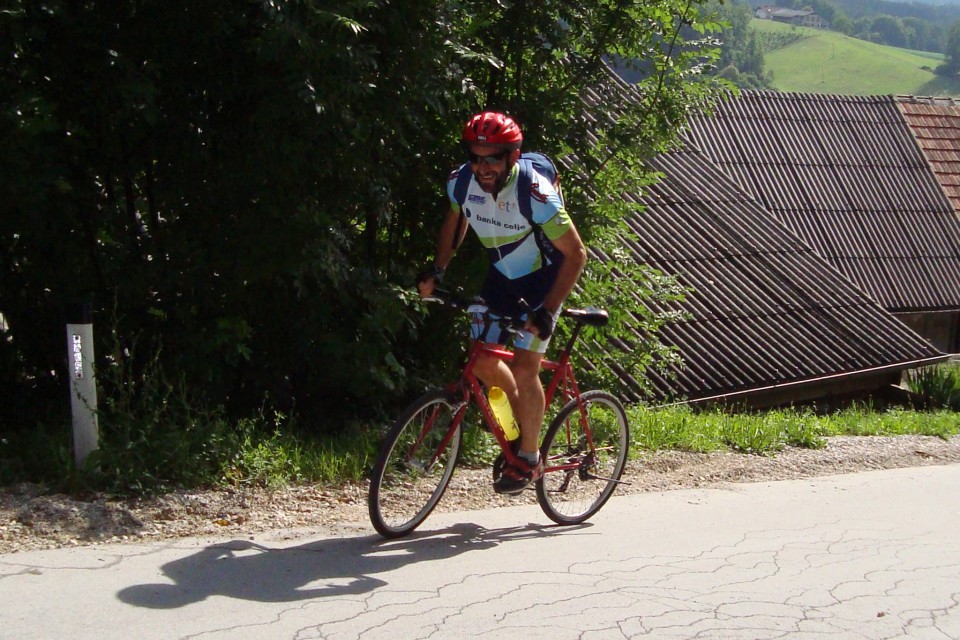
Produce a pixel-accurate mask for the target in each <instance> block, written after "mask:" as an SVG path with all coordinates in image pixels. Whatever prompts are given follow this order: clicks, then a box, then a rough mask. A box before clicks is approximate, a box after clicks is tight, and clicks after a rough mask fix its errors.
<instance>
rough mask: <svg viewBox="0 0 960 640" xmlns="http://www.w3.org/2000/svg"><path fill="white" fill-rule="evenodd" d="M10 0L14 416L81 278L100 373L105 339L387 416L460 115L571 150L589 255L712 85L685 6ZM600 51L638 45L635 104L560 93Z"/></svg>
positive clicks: (318, 419) (240, 398)
mask: <svg viewBox="0 0 960 640" xmlns="http://www.w3.org/2000/svg"><path fill="white" fill-rule="evenodd" d="M8 4H9V7H10V8H8V9H7V10H6V11H4V12H3V13H0V35H2V38H0V42H2V44H0V51H2V60H3V74H0V96H2V98H0V101H2V102H0V105H2V108H0V140H2V142H3V143H4V149H5V153H4V154H3V159H2V160H0V163H2V169H3V171H2V172H0V175H2V177H0V181H2V183H0V190H2V192H3V193H4V194H5V197H4V198H3V201H2V204H0V259H2V263H0V306H2V308H0V312H2V313H3V314H4V315H5V316H6V318H7V320H8V321H9V322H10V331H9V333H8V334H7V335H6V336H5V339H4V340H2V341H0V367H2V371H0V381H2V382H4V383H5V384H7V389H8V390H11V394H10V395H12V396H14V397H17V398H18V399H19V401H18V402H19V404H16V405H15V404H14V403H6V402H5V403H3V405H4V408H3V411H4V414H3V415H2V416H0V420H3V421H4V423H6V424H8V425H9V424H20V425H23V424H32V423H33V422H34V421H35V419H37V417H38V416H42V408H44V407H51V406H61V404H60V402H59V401H58V399H61V398H65V397H66V395H65V394H66V391H65V389H64V385H65V383H66V382H65V381H66V370H65V365H64V361H63V344H62V343H63V337H62V332H63V329H62V324H61V307H62V305H63V303H64V302H66V301H70V300H73V299H80V298H83V299H89V300H91V301H92V302H93V305H94V308H95V310H96V317H97V322H98V333H97V335H98V336H99V337H98V340H99V341H100V344H98V348H97V351H98V353H99V354H101V360H102V362H99V363H98V364H99V371H100V372H101V373H103V374H105V376H104V378H105V379H107V378H108V377H109V376H107V375H106V374H108V373H109V371H110V369H111V367H115V366H117V358H121V357H129V358H132V359H133V360H134V361H135V367H136V368H137V369H138V370H140V371H142V370H145V369H146V368H147V365H148V364H151V363H156V364H157V365H158V366H160V367H161V368H162V370H163V371H164V372H166V375H168V376H169V377H170V378H171V379H173V380H181V381H183V383H184V384H185V387H186V388H188V389H193V390H197V391H198V392H200V393H202V394H203V395H204V396H205V397H206V401H207V402H209V403H210V404H212V405H222V406H224V407H225V408H226V409H227V410H228V411H229V412H231V413H232V414H233V415H244V414H245V413H246V412H249V411H250V410H252V409H253V408H255V407H260V406H262V405H263V403H264V402H265V399H266V401H267V402H269V403H271V404H272V405H276V406H278V407H280V408H281V409H284V410H290V409H295V410H297V411H298V412H300V413H301V414H304V415H307V416H312V417H313V418H311V420H312V421H313V422H315V423H316V424H317V425H318V428H321V429H326V430H336V429H337V428H338V427H339V425H341V424H343V419H344V418H347V417H350V416H355V415H358V414H363V413H364V412H369V411H376V410H378V409H382V408H383V406H384V404H385V403H389V402H391V401H393V400H395V399H396V398H397V397H398V396H407V395H408V394H407V389H408V388H409V387H411V386H415V385H416V384H417V383H418V381H419V380H421V379H422V378H423V376H426V375H429V371H430V368H431V367H433V366H436V363H437V361H440V360H444V358H442V357H441V356H442V352H443V346H444V345H447V344H453V345H456V344H458V342H457V341H456V340H448V339H446V338H447V337H448V336H450V335H455V333H456V332H455V329H454V328H450V327H446V326H445V324H427V325H424V324H423V319H422V313H421V311H420V309H419V305H418V304H416V303H415V302H414V301H412V300H411V298H410V295H409V294H408V293H405V291H409V283H410V282H411V280H412V277H413V274H414V273H416V271H417V268H418V266H419V265H420V263H421V262H422V261H423V260H424V259H426V257H427V256H428V255H430V253H431V252H432V244H433V237H434V232H435V226H436V220H438V219H439V218H438V208H439V207H440V206H441V195H440V193H439V184H440V182H441V181H442V179H443V177H444V176H445V175H446V172H447V171H448V169H449V168H450V166H452V164H453V162H454V161H455V160H456V157H455V155H456V149H457V144H456V138H457V134H458V130H459V126H460V123H461V122H462V121H463V120H464V119H465V118H466V116H467V115H468V114H469V113H470V112H472V111H475V110H477V109H479V108H481V107H491V108H501V109H505V110H508V111H510V112H512V113H513V114H514V115H516V116H517V117H518V118H519V119H520V120H521V121H522V123H523V124H524V126H525V128H526V130H527V131H528V132H529V133H530V142H531V144H532V145H533V146H536V147H539V148H542V149H544V150H547V151H551V152H553V153H554V154H556V155H558V156H560V157H562V156H564V155H572V154H576V157H577V158H578V159H579V163H580V165H579V166H580V167H581V170H582V173H581V174H579V175H577V176H576V177H575V178H573V177H571V178H572V179H570V180H569V181H568V182H567V184H568V185H569V188H568V190H567V191H568V195H569V197H570V201H571V207H572V208H575V209H576V210H578V211H581V212H583V215H581V216H579V217H578V218H577V219H578V224H579V225H580V226H581V227H582V229H583V231H584V233H585V235H586V236H587V237H588V238H589V239H592V241H594V242H595V243H596V246H607V247H608V249H609V248H610V247H612V245H611V244H610V243H611V242H612V241H611V240H610V237H611V233H612V230H614V229H617V230H619V226H618V225H619V218H618V215H619V214H620V213H622V209H618V207H617V205H616V203H611V202H610V200H609V198H608V194H618V193H622V192H623V191H624V190H626V189H633V188H635V187H636V185H637V184H638V183H642V181H643V180H644V179H646V178H645V177H644V175H643V174H642V172H641V171H640V166H641V165H640V163H641V161H642V158H643V157H644V154H650V153H655V152H657V151H659V150H663V149H666V148H668V147H669V145H670V144H671V143H672V141H673V140H674V138H675V136H676V132H677V130H678V129H679V128H680V126H681V125H682V123H683V122H684V121H685V116H686V114H687V113H688V111H689V110H690V109H691V108H695V107H696V106H698V105H703V104H706V103H707V102H708V101H709V100H710V99H711V96H712V83H711V80H710V79H709V78H706V77H705V76H704V75H703V74H702V71H703V69H704V65H705V64H706V63H708V62H710V60H711V59H712V57H713V56H714V47H713V42H712V40H710V38H709V37H708V35H709V31H710V29H711V26H710V24H709V22H708V21H705V20H704V19H703V18H701V15H700V12H699V5H698V4H697V3H696V2H687V1H684V0H657V1H655V2H651V3H634V2H619V1H618V2H606V3H594V2H586V1H573V2H571V1H569V0H563V1H560V0H544V1H542V2H530V1H529V0H516V1H515V2H512V3H507V2H494V3H459V2H442V1H439V0H433V1H423V2H416V3H414V2H388V1H387V0H372V1H371V0H338V1H335V2H324V3H320V2H316V1H315V0H265V1H260V0H257V1H252V0H244V1H243V2H235V3H220V2H212V1H209V0H192V1H190V2H177V1H174V2H171V1H169V0H164V1H160V0H138V1H136V2H134V1H132V0H116V1H114V2H110V3H80V2H73V1H66V0H64V1H59V2H58V1H53V2H48V3H43V4H38V3H34V2H29V1H27V0H21V1H16V2H12V3H8ZM682 29H688V30H689V31H687V32H688V33H693V34H694V37H691V38H689V39H685V38H684V37H683V36H682V35H681V30H682ZM612 58H617V59H622V60H630V61H633V62H631V63H630V66H631V67H632V68H633V70H634V71H635V72H636V73H637V74H638V76H639V78H640V80H639V83H638V85H637V91H638V93H637V96H638V99H637V100H636V101H634V102H631V103H630V104H627V105H622V106H621V111H619V112H618V113H617V114H616V116H615V117H614V118H613V119H612V120H610V122H609V124H607V123H606V121H604V117H603V116H604V115H609V114H602V113H601V114H594V116H592V118H595V122H596V121H599V122H603V126H598V125H596V124H590V122H589V120H590V119H589V118H587V117H586V116H585V114H584V107H583V103H582V102H581V100H580V98H579V94H580V92H581V91H582V90H584V89H587V88H591V87H602V86H603V85H604V83H605V78H606V76H605V74H606V61H607V60H609V59H612ZM595 108H596V109H598V110H602V109H603V106H602V105H598V106H597V107H595ZM598 139H599V143H598V142H597V140H598ZM591 196H593V197H591ZM604 243H606V244H604ZM609 250H610V251H611V252H612V251H613V250H612V249H609ZM604 278H609V273H607V272H604V270H603V269H600V268H598V269H597V273H596V274H595V277H594V279H593V280H591V279H589V278H588V279H587V280H586V281H585V291H591V290H593V289H591V287H594V286H601V285H602V286H606V285H603V282H604ZM593 282H597V283H601V284H599V285H594V284H591V283H593ZM606 290H608V289H604V291H606ZM610 290H612V289H610ZM611 295H612V294H611ZM622 309H623V310H624V313H626V312H627V307H622ZM647 321H648V322H651V323H652V322H654V320H653V319H652V318H648V319H647ZM428 322H430V321H428ZM114 345H117V346H116V347H114ZM450 350H451V351H452V347H451V348H450ZM125 354H126V355H125ZM112 392H113V393H124V392H132V391H131V389H129V388H127V389H122V388H119V389H113V390H112ZM8 397H9V395H8Z"/></svg>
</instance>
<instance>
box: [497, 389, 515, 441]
mask: <svg viewBox="0 0 960 640" xmlns="http://www.w3.org/2000/svg"><path fill="white" fill-rule="evenodd" d="M489 398H490V408H491V409H493V415H494V416H496V418H497V422H499V423H500V427H501V428H502V429H503V433H504V435H505V436H506V437H507V440H516V439H517V438H519V437H520V427H518V426H517V421H516V419H515V418H514V417H513V410H512V409H511V408H510V401H509V400H508V399H507V394H506V393H504V391H503V389H501V388H500V387H490V396H489Z"/></svg>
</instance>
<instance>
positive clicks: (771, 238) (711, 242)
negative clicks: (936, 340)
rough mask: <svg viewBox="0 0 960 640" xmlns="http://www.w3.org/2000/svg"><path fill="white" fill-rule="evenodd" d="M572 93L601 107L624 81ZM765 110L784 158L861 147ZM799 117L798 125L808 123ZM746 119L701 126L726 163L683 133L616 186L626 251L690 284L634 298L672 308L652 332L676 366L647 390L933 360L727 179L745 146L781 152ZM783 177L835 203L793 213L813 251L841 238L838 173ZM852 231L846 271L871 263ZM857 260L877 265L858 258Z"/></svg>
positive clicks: (781, 215) (690, 393)
mask: <svg viewBox="0 0 960 640" xmlns="http://www.w3.org/2000/svg"><path fill="white" fill-rule="evenodd" d="M581 95H582V96H583V98H584V100H585V102H586V103H587V105H588V108H589V106H590V105H592V104H593V105H595V104H604V105H605V106H606V107H608V108H609V107H610V105H613V104H616V103H617V102H619V101H623V100H632V99H635V94H634V93H633V89H632V87H629V86H627V85H625V84H624V83H622V82H621V81H619V80H618V79H616V78H614V80H613V82H612V83H610V84H608V85H606V86H603V87H600V88H598V89H588V90H586V91H584V92H583V93H582V94H581ZM734 108H736V107H735V106H734ZM783 113H786V112H783ZM783 113H781V115H783ZM774 122H775V123H776V125H775V126H778V127H780V129H781V132H782V136H783V137H785V138H790V137H792V139H794V143H793V144H791V145H786V148H787V149H789V150H790V152H791V153H793V154H795V156H796V157H799V155H801V154H806V155H813V154H815V153H818V154H820V155H819V157H821V158H826V159H829V158H830V157H836V156H838V155H840V154H841V153H846V154H856V155H857V156H858V157H861V158H863V157H866V152H865V151H864V148H861V147H857V148H854V147H852V146H851V147H849V148H848V149H846V150H843V149H842V148H837V147H835V146H833V145H829V144H823V143H822V141H821V140H820V138H818V137H811V136H810V135H807V134H802V133H801V132H802V129H801V128H798V127H795V126H794V125H793V124H790V123H788V122H787V121H786V120H785V119H783V118H781V120H780V121H777V120H776V119H774ZM801 124H802V125H803V126H804V127H806V130H807V131H808V132H809V130H812V129H816V128H817V127H818V126H819V125H816V124H814V123H811V122H807V121H803V122H801ZM703 126H704V127H716V128H717V130H720V131H722V130H723V129H722V128H721V127H720V125H717V124H716V123H715V122H714V121H712V120H705V121H703ZM749 131H753V133H747V134H744V135H743V136H736V137H734V138H732V139H731V140H726V141H724V142H723V143H720V142H718V141H717V136H704V138H703V140H704V144H705V146H706V147H707V148H708V149H709V150H710V154H711V156H712V157H713V158H722V159H724V160H725V161H726V163H727V164H726V168H727V169H728V170H730V169H733V171H731V173H725V172H724V171H722V170H721V169H719V168H718V167H717V166H715V165H714V164H712V163H711V162H710V160H709V159H708V158H707V157H706V155H704V154H703V153H701V152H700V151H699V150H697V149H696V148H694V147H692V146H691V145H687V146H686V147H685V148H684V149H682V150H678V151H675V152H671V153H668V154H663V155H661V156H658V157H656V158H654V159H653V160H652V161H651V164H652V167H651V168H652V169H653V170H655V171H658V172H660V173H661V174H662V176H663V177H662V179H661V180H660V181H659V182H658V183H656V184H654V185H651V186H650V187H645V188H644V191H643V193H642V194H641V193H626V194H623V197H624V199H625V201H626V202H630V203H636V204H637V207H636V209H635V210H634V212H633V213H632V214H631V215H629V216H628V218H627V223H628V224H629V225H630V226H631V227H632V229H633V230H634V231H635V232H636V234H637V237H636V239H633V240H630V241H626V240H625V245H626V246H627V247H628V249H629V250H630V252H631V253H632V255H633V256H634V258H635V259H636V260H637V261H639V262H642V263H645V264H649V265H651V266H653V267H655V268H657V269H659V270H661V271H662V272H664V273H667V274H671V275H674V276H675V277H677V278H678V280H679V281H680V282H681V283H682V284H684V285H686V286H688V287H690V288H692V289H693V292H692V293H690V294H688V296H687V297H686V299H685V300H684V301H682V302H669V303H662V304H657V303H654V302H651V301H648V302H647V304H648V305H649V306H650V307H651V308H652V309H653V310H655V311H659V312H677V311H680V312H683V314H684V318H685V319H684V320H682V321H674V322H671V323H669V324H667V325H665V326H664V327H663V329H662V330H661V332H660V334H659V335H658V336H657V337H658V338H659V339H660V340H662V341H663V342H664V343H665V344H668V345H671V346H673V347H675V348H676V349H677V351H678V352H679V354H680V356H681V359H682V365H680V366H676V367H671V368H668V369H667V370H666V371H665V372H657V371H648V372H647V382H648V383H649V384H650V386H652V388H653V392H654V396H655V398H656V399H660V400H662V399H666V398H676V397H684V398H687V399H689V400H694V401H695V400H701V399H707V398H717V397H724V396H727V397H729V396H732V395H742V396H749V395H751V394H755V393H758V392H761V391H765V390H768V389H770V388H771V387H777V388H791V387H803V386H805V385H814V384H818V383H821V382H823V381H825V380H829V381H830V382H831V383H833V382H834V381H836V382H837V383H838V384H839V383H840V382H842V381H843V380H844V379H845V378H853V377H857V376H860V375H863V374H865V373H867V372H876V371H886V370H890V371H896V370H897V369H904V368H907V367H910V366H915V365H916V364H917V363H920V362H930V361H936V360H939V359H943V358H944V357H945V356H944V355H943V354H941V353H940V352H939V351H938V350H937V349H935V348H934V347H933V346H931V345H930V343H929V342H927V341H926V340H924V339H923V338H922V337H920V336H919V335H918V334H916V333H915V332H914V331H913V330H911V329H910V328H909V327H907V326H906V325H905V324H903V323H902V322H901V321H900V320H898V319H897V318H896V317H894V316H893V315H891V314H890V313H888V312H887V311H885V310H884V309H883V308H882V307H881V306H880V305H878V304H877V303H876V302H875V301H873V300H872V299H871V298H870V297H869V296H868V295H867V294H865V293H864V292H863V291H861V290H860V289H858V288H857V287H856V286H855V285H854V284H852V283H851V281H850V279H848V277H847V276H845V275H844V274H842V273H841V272H840V271H838V270H837V269H835V268H834V267H832V266H831V265H830V264H829V263H828V262H827V261H825V260H824V259H823V258H821V257H820V255H818V253H817V252H815V251H814V249H813V248H812V247H811V245H810V244H809V243H808V242H805V241H804V240H803V239H802V238H801V236H800V234H797V233H794V232H793V231H791V230H790V229H788V228H787V226H785V225H784V224H782V221H783V220H786V219H789V218H790V214H791V212H792V209H789V208H785V209H782V210H780V211H778V212H776V215H774V213H771V211H769V210H767V209H765V208H764V207H763V206H761V203H760V202H758V201H757V199H755V198H754V197H752V196H751V195H750V194H749V193H748V192H747V191H746V189H745V188H744V187H743V186H740V185H747V184H750V183H751V181H752V180H753V175H754V172H753V169H752V167H753V166H754V165H756V164H757V163H758V162H759V161H758V159H757V158H758V155H754V152H755V151H756V153H757V154H766V155H767V157H768V158H769V157H775V156H776V154H777V153H781V152H782V149H777V148H776V145H771V144H769V140H768V136H766V135H764V133H763V127H761V126H759V124H758V125H757V126H756V127H755V128H754V129H750V130H749ZM751 135H752V136H753V137H752V138H751V137H750V136H751ZM783 146H784V145H782V144H781V145H780V147H783ZM781 155H782V153H781ZM564 164H565V167H566V172H568V174H569V175H575V174H576V171H577V167H576V166H575V165H574V164H573V163H572V161H571V159H569V158H568V159H565V161H564ZM786 164H787V166H789V167H791V170H792V171H795V172H796V174H797V175H800V176H802V175H804V174H805V172H806V173H809V174H812V175H813V176H814V177H815V178H816V177H818V176H822V175H824V174H829V171H828V169H826V168H824V167H825V166H828V164H829V163H827V162H826V161H824V165H823V166H817V165H813V164H810V165H803V164H797V163H796V162H794V163H793V164H790V163H786ZM736 170H740V172H739V173H737V171H736ZM848 179H849V180H850V181H855V180H857V175H856V172H854V171H851V172H850V175H849V176H848ZM741 181H742V182H741ZM782 184H783V185H784V189H788V190H790V191H791V193H793V194H794V197H795V198H800V197H803V198H806V199H807V200H808V201H809V202H813V203H818V202H819V203H827V204H829V203H841V204H842V207H837V208H832V207H831V206H827V204H825V205H822V206H820V207H817V208H811V209H810V211H811V212H815V213H816V214H817V215H816V216H814V215H812V214H811V215H807V216H804V217H802V218H800V220H802V221H803V224H805V225H807V226H808V231H807V232H808V234H809V235H810V236H811V237H813V238H815V239H817V240H818V242H819V243H820V244H819V245H818V246H819V247H821V250H824V251H825V250H827V249H830V248H832V247H847V246H848V245H849V238H850V237H851V236H853V235H855V232H856V231H857V230H859V229H860V228H861V225H860V224H859V223H858V222H856V220H853V221H851V219H850V217H849V216H842V215H839V213H838V212H839V211H845V210H848V209H849V208H850V207H849V202H850V196H849V195H848V194H847V193H846V191H845V190H844V188H843V187H842V185H839V184H837V183H835V182H830V183H828V184H829V188H827V189H812V188H810V187H809V184H810V183H809V182H807V181H805V180H804V179H802V178H798V179H797V180H795V181H793V182H788V181H786V180H784V182H783V183H782ZM765 193H767V196H768V197H769V198H770V199H772V198H774V197H777V198H780V197H781V196H780V193H779V192H776V191H770V192H765ZM785 201H786V202H787V203H788V204H790V203H792V202H793V201H791V200H789V199H786V200H785ZM860 235H861V236H864V237H862V238H861V239H860V240H859V243H858V245H857V246H858V249H857V253H856V256H857V257H856V258H851V260H852V262H853V263H852V264H851V265H849V268H850V269H851V270H854V271H857V270H861V271H863V270H864V269H863V264H868V265H870V266H874V265H875V264H876V263H875V262H874V261H873V258H872V256H873V255H874V254H873V253H872V252H871V243H870V242H869V239H868V236H866V235H865V234H862V233H861V234H860ZM865 273H866V277H876V276H875V275H873V274H872V273H871V272H870V271H869V270H867V271H865ZM637 337H638V338H640V339H642V338H645V337H646V336H637ZM618 375H620V377H621V379H623V380H624V381H625V382H626V383H627V385H628V386H629V387H631V388H633V389H634V390H635V391H637V392H638V393H637V396H635V398H639V390H640V389H641V388H642V387H643V386H644V385H641V384H640V383H639V381H638V380H636V379H634V378H632V377H631V375H630V374H628V373H626V372H624V371H618Z"/></svg>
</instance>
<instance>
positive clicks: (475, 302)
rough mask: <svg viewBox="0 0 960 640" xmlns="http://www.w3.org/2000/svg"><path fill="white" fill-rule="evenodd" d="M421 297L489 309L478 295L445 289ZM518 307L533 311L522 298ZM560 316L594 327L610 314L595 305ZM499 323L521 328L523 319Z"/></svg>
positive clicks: (464, 307) (481, 310) (506, 318)
mask: <svg viewBox="0 0 960 640" xmlns="http://www.w3.org/2000/svg"><path fill="white" fill-rule="evenodd" d="M422 299H423V300H424V301H425V302H434V303H437V304H441V305H444V306H447V307H450V308H451V309H457V310H461V311H477V312H479V313H483V314H486V313H487V312H489V310H490V308H489V307H488V306H487V303H486V302H485V301H484V299H483V298H480V297H478V296H474V297H472V298H466V297H464V296H460V295H457V294H456V293H453V292H452V291H447V290H445V289H434V290H433V294H432V295H429V296H426V297H425V298H422ZM520 307H521V309H522V310H523V311H524V312H525V313H530V312H532V311H533V309H532V308H531V307H530V305H528V304H527V303H526V301H524V300H523V299H521V300H520ZM560 316H561V317H563V318H571V319H573V320H574V322H576V323H577V324H587V325H591V326H594V327H603V326H605V325H607V324H608V323H609V322H610V315H609V314H608V313H607V312H606V310H605V309H598V308H596V307H587V308H586V309H564V310H563V311H561V313H560ZM500 323H501V324H502V325H504V326H506V327H508V328H511V329H522V328H523V325H524V321H522V320H520V319H518V318H512V317H509V316H504V317H502V318H501V319H500Z"/></svg>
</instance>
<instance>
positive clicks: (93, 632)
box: [0, 464, 960, 640]
mask: <svg viewBox="0 0 960 640" xmlns="http://www.w3.org/2000/svg"><path fill="white" fill-rule="evenodd" d="M958 497H960V465H956V464H955V465H945V466H930V467H914V468H905V469H895V470H888V471H872V472H864V473H857V474H849V475H841V476H828V477H819V478H812V479H803V480H791V481H781V482H767V483H757V484H737V485H728V486H722V487H710V488H703V489H689V490H677V491H666V492H661V493H645V494H640V495H634V496H624V497H616V496H615V497H614V498H613V499H612V500H611V501H610V502H609V503H608V504H607V505H606V506H605V507H604V509H603V510H602V511H601V512H600V513H599V514H598V515H596V516H595V517H594V519H593V520H592V521H591V522H589V523H587V524H584V525H581V526H578V527H556V526H552V525H550V524H549V521H548V520H547V519H546V518H545V516H544V515H543V514H542V513H541V512H540V511H539V509H538V508H537V507H535V506H518V507H507V508H498V509H491V510H484V511H472V512H465V513H453V514H441V515H436V516H435V517H432V518H431V519H428V520H427V522H426V524H425V525H424V526H423V528H422V530H421V531H419V532H417V533H416V534H414V535H413V536H411V537H409V538H407V539H403V540H399V541H390V542H387V541H382V540H380V539H379V538H378V537H377V536H376V535H375V534H374V533H373V530H372V528H371V527H370V526H369V525H368V524H367V523H357V524H355V525H349V526H340V527H338V528H336V529H328V530H298V531H277V532H274V533H273V534H270V535H259V536H255V537H251V538H245V539H227V538H224V539H213V538H194V539H187V540H180V541H176V542H169V543H157V544H142V545H136V544H131V545H103V546H92V547H83V548H75V549H61V550H55V551H37V552H25V553H15V554H7V555H0V638H4V639H6V638H10V639H14V638H15V639H17V640H26V639H32V638H43V639H50V638H71V639H84V638H97V639H98V640H99V639H107V638H123V639H124V640H126V639H128V638H142V639H147V640H150V639H154V638H163V639H166V638H183V639H186V638H190V639H194V638H196V639H201V638H202V639H208V638H209V639H213V638H217V639H220V638H224V639H231V640H232V639H237V640H240V639H251V638H257V639H261V638H290V639H297V640H310V639H329V640H334V639H337V640H341V639H342V640H351V639H376V638H390V639H391V640H393V639H402V640H408V639H417V638H434V639H441V638H481V639H484V638H490V639H494V638H497V639H498V640H499V639H501V638H505V637H523V638H549V639H550V640H566V639H583V640H594V639H596V640H599V639H606V638H658V639H659V638H666V639H672V638H683V639H692V638H697V639H701V638H703V639H707V638H744V639H750V640H760V639H767V638H824V639H826V638H831V639H841V640H845V639H848V638H852V639H859V638H867V639H887V638H922V639H931V640H932V639H937V640H939V639H951V640H956V639H958V638H960V540H958V538H960V500H958Z"/></svg>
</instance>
